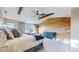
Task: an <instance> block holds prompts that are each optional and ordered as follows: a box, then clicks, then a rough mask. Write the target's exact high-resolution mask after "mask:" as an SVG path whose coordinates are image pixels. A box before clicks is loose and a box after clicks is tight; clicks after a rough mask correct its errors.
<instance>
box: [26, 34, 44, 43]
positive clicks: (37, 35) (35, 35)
mask: <svg viewBox="0 0 79 59" xmlns="http://www.w3.org/2000/svg"><path fill="white" fill-rule="evenodd" d="M25 34H28V35H32V36H34V37H35V39H36V40H37V41H38V40H41V39H44V37H43V36H42V35H39V34H35V33H25Z"/></svg>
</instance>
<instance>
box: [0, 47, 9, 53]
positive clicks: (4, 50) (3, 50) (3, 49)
mask: <svg viewBox="0 0 79 59" xmlns="http://www.w3.org/2000/svg"><path fill="white" fill-rule="evenodd" d="M0 52H8V47H7V46H0Z"/></svg>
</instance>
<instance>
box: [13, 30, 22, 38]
mask: <svg viewBox="0 0 79 59" xmlns="http://www.w3.org/2000/svg"><path fill="white" fill-rule="evenodd" d="M12 33H13V35H14V37H15V38H17V37H20V36H21V34H20V33H19V32H18V31H17V30H16V29H13V30H12Z"/></svg>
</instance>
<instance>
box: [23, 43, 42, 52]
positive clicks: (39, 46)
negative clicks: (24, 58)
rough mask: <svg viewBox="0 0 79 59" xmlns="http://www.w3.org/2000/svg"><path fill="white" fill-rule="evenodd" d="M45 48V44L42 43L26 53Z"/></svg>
mask: <svg viewBox="0 0 79 59" xmlns="http://www.w3.org/2000/svg"><path fill="white" fill-rule="evenodd" d="M42 47H43V43H40V44H39V45H37V46H35V47H32V48H31V49H28V50H26V51H24V52H37V51H38V50H39V49H41V48H42Z"/></svg>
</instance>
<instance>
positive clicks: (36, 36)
mask: <svg viewBox="0 0 79 59" xmlns="http://www.w3.org/2000/svg"><path fill="white" fill-rule="evenodd" d="M33 36H34V37H35V38H36V40H37V41H38V40H41V39H44V37H43V36H41V35H33Z"/></svg>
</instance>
